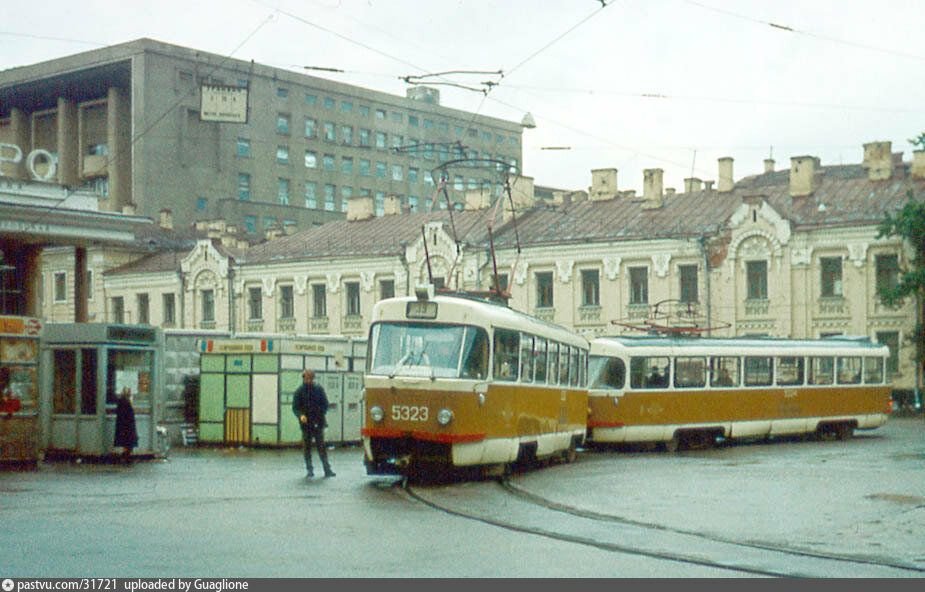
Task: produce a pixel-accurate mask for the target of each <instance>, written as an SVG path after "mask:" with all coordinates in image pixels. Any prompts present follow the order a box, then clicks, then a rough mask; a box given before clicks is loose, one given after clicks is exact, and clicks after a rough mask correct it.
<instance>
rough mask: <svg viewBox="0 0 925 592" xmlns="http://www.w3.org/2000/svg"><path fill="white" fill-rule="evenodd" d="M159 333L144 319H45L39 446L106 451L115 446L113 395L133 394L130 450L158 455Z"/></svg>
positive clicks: (82, 452) (86, 453) (77, 452)
mask: <svg viewBox="0 0 925 592" xmlns="http://www.w3.org/2000/svg"><path fill="white" fill-rule="evenodd" d="M163 355H164V334H163V332H162V331H161V329H158V328H156V327H150V326H146V325H112V324H99V323H68V324H49V325H47V326H46V327H45V331H44V335H43V338H42V367H43V369H44V370H43V372H42V374H43V376H42V384H41V398H40V415H41V420H42V424H43V425H42V428H43V429H42V431H41V433H42V443H41V444H42V447H43V448H44V449H45V450H46V454H47V455H51V456H62V455H63V456H68V457H70V456H78V457H103V456H109V455H111V454H115V453H116V452H119V451H120V450H121V448H119V449H116V448H115V447H114V446H113V439H114V436H115V422H116V418H115V409H116V397H117V396H118V393H120V392H122V391H123V389H125V388H128V389H129V390H130V391H131V392H132V395H133V402H132V404H133V406H134V409H135V424H136V427H137V430H138V447H137V448H136V449H135V450H134V453H135V454H138V455H143V456H152V455H154V456H156V455H160V454H163V453H164V452H163V448H162V446H161V443H160V442H159V440H160V438H159V437H158V429H157V424H158V422H159V421H160V418H161V416H162V414H163V408H164V401H163V386H162V380H163V379H162V369H163Z"/></svg>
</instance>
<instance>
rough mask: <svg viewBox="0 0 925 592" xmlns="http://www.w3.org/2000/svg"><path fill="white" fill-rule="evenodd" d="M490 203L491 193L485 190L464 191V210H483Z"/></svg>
mask: <svg viewBox="0 0 925 592" xmlns="http://www.w3.org/2000/svg"><path fill="white" fill-rule="evenodd" d="M490 203H491V193H490V192H489V191H488V190H485V189H469V190H468V191H466V209H467V210H484V209H485V208H487V207H488V206H489V204H490Z"/></svg>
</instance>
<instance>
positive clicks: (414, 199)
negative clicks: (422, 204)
mask: <svg viewBox="0 0 925 592" xmlns="http://www.w3.org/2000/svg"><path fill="white" fill-rule="evenodd" d="M408 211H411V212H417V211H418V196H416V195H409V196H408Z"/></svg>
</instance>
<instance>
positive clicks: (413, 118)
mask: <svg viewBox="0 0 925 592" xmlns="http://www.w3.org/2000/svg"><path fill="white" fill-rule="evenodd" d="M408 125H410V126H411V127H418V126H419V125H420V124H419V123H418V116H417V115H409V116H408Z"/></svg>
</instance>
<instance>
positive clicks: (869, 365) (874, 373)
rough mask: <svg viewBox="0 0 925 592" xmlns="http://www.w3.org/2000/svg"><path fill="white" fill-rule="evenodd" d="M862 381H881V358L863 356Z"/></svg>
mask: <svg viewBox="0 0 925 592" xmlns="http://www.w3.org/2000/svg"><path fill="white" fill-rule="evenodd" d="M864 383H865V384H881V383H883V358H880V357H876V358H875V357H873V356H866V357H865V358H864Z"/></svg>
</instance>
